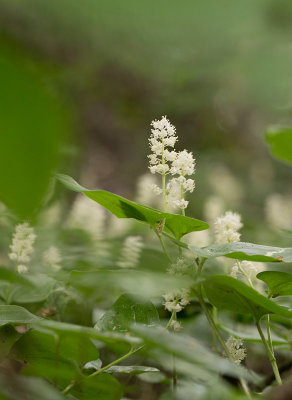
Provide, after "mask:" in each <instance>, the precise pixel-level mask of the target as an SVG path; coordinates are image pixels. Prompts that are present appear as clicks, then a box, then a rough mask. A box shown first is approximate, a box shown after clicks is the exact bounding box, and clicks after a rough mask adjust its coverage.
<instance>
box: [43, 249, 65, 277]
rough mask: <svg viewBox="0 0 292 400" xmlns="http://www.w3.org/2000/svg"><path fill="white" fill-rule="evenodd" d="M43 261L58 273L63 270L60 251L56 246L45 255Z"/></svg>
mask: <svg viewBox="0 0 292 400" xmlns="http://www.w3.org/2000/svg"><path fill="white" fill-rule="evenodd" d="M43 261H44V263H45V264H46V265H48V266H49V267H50V268H52V269H54V270H55V271H58V270H59V269H61V266H60V263H61V262H62V257H61V254H60V251H59V250H58V249H57V248H56V247H55V246H51V247H49V248H48V250H46V251H45V252H44V254H43Z"/></svg>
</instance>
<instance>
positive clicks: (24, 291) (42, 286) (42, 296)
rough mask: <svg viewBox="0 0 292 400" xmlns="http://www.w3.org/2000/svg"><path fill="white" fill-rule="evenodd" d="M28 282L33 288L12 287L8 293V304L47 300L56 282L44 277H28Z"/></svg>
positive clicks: (39, 275) (40, 275)
mask: <svg viewBox="0 0 292 400" xmlns="http://www.w3.org/2000/svg"><path fill="white" fill-rule="evenodd" d="M29 280H30V282H31V285H34V287H32V288H31V287H27V286H23V285H14V286H13V287H12V288H11V289H10V292H9V303H20V304H22V303H38V302H41V301H44V300H46V299H47V297H48V296H49V295H50V293H51V292H52V290H53V289H54V287H55V286H56V281H55V280H54V279H52V278H50V277H48V276H46V275H42V274H38V275H34V276H30V277H29Z"/></svg>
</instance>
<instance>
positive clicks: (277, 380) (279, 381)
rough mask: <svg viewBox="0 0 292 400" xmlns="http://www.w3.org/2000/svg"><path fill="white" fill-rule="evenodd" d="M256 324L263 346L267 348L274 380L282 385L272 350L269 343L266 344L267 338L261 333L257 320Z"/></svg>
mask: <svg viewBox="0 0 292 400" xmlns="http://www.w3.org/2000/svg"><path fill="white" fill-rule="evenodd" d="M256 326H257V329H258V331H259V334H260V337H261V339H262V342H263V344H264V346H265V348H266V350H267V353H268V357H269V360H270V363H271V365H272V368H273V372H274V375H275V379H276V382H277V384H278V385H282V379H281V376H280V373H279V370H278V365H277V361H276V358H275V356H274V353H273V351H272V350H271V348H270V345H269V344H268V342H267V340H266V338H265V335H264V334H263V331H262V328H261V325H260V322H259V321H256Z"/></svg>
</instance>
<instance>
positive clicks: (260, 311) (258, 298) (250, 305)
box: [203, 275, 292, 320]
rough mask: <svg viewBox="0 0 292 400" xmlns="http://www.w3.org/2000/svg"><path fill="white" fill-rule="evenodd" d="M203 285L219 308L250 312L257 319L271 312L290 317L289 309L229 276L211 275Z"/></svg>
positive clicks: (210, 298)
mask: <svg viewBox="0 0 292 400" xmlns="http://www.w3.org/2000/svg"><path fill="white" fill-rule="evenodd" d="M203 285H204V288H205V291H206V295H207V297H208V299H209V301H210V302H211V303H212V304H213V305H214V306H215V307H217V308H219V309H224V310H229V311H234V312H237V313H242V314H251V315H253V316H254V317H255V318H256V319H257V320H259V319H260V318H261V317H262V316H263V315H265V314H271V313H274V314H278V315H282V316H283V317H287V318H292V312H291V311H288V310H287V309H286V308H284V307H281V306H279V305H278V304H276V303H274V302H273V301H271V300H269V299H268V298H266V297H264V296H262V295H261V294H260V293H258V292H257V291H256V290H254V289H252V288H251V287H250V286H247V285H245V284H244V283H243V282H240V281H238V280H237V279H234V278H232V277H231V276H226V275H213V276H211V277H209V278H207V279H206V280H205V281H204V283H203Z"/></svg>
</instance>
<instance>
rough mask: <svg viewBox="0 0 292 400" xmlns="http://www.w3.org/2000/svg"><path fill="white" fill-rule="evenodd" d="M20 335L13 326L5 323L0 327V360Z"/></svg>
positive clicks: (0, 360)
mask: <svg viewBox="0 0 292 400" xmlns="http://www.w3.org/2000/svg"><path fill="white" fill-rule="evenodd" d="M20 337H21V334H20V333H18V332H17V331H16V330H15V329H14V328H13V326H10V325H5V326H2V327H1V328H0V362H2V361H3V360H4V359H5V357H6V356H7V354H8V353H9V351H10V349H11V347H12V346H13V344H14V343H15V342H17V340H18V339H20Z"/></svg>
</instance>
